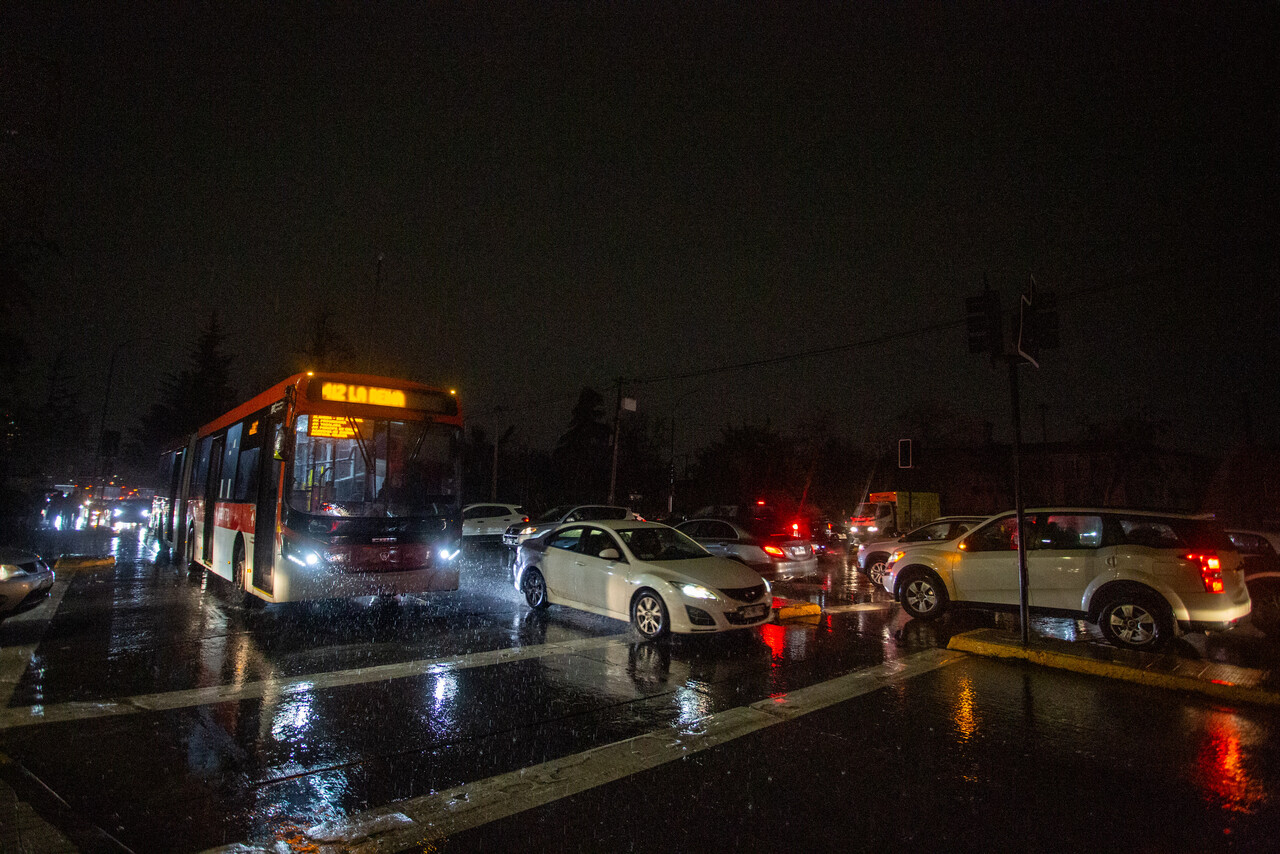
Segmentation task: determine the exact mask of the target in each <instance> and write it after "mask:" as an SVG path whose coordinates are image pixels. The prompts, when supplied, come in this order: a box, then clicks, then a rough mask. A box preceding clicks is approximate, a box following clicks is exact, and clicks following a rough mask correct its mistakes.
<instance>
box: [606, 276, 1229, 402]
mask: <svg viewBox="0 0 1280 854" xmlns="http://www.w3.org/2000/svg"><path fill="white" fill-rule="evenodd" d="M1223 260H1225V259H1224V258H1223V257H1222V256H1213V257H1208V258H1201V259H1199V260H1198V261H1193V262H1183V263H1179V264H1177V265H1169V266H1165V267H1159V268H1156V269H1154V270H1145V271H1142V272H1138V273H1135V272H1127V273H1125V274H1123V275H1120V276H1113V277H1111V278H1109V279H1105V280H1103V281H1102V282H1099V283H1097V284H1092V285H1085V286H1082V287H1079V288H1075V289H1074V290H1071V291H1065V292H1060V293H1059V295H1058V303H1059V304H1060V305H1061V304H1062V303H1065V302H1070V301H1072V300H1076V299H1079V298H1081V297H1087V296H1095V295H1097V294H1102V293H1107V292H1110V291H1117V290H1122V289H1124V288H1130V287H1144V286H1147V285H1152V284H1156V283H1160V282H1163V281H1166V279H1165V276H1166V275H1167V274H1168V273H1170V272H1173V271H1179V272H1182V273H1186V272H1188V271H1190V270H1198V269H1201V268H1203V267H1206V266H1209V265H1210V264H1216V263H1220V262H1222V261H1223ZM957 302H958V300H957ZM964 325H965V319H964V318H963V317H960V318H958V319H956V320H946V321H938V322H935V323H929V324H925V325H923V326H922V325H912V326H911V327H909V328H907V329H901V330H897V331H895V332H890V333H887V334H884V335H875V336H872V337H869V338H861V339H859V340H857V341H850V342H848V343H845V344H836V345H833V346H830V347H818V348H816V349H812V350H801V351H799V352H796V353H786V354H783V355H779V356H771V357H770V358H767V359H753V360H751V361H749V362H738V363H736V364H732V365H716V366H713V367H707V368H701V369H698V370H694V371H684V372H681V373H677V374H659V375H655V376H649V377H634V378H629V379H627V380H626V381H625V382H627V383H629V384H633V385H643V384H647V383H660V382H673V381H675V380H685V379H692V378H694V377H705V376H710V375H712V374H722V373H727V372H729V371H740V370H746V369H748V368H761V367H765V366H767V365H778V364H782V363H784V362H793V361H797V360H800V359H809V358H812V357H814V356H826V355H828V354H830V353H843V352H847V351H849V350H857V349H859V348H861V347H871V346H874V345H877V344H884V343H886V342H889V341H899V340H902V339H906V338H918V337H921V336H924V335H932V334H933V333H935V332H943V331H945V330H948V329H957V328H959V327H961V326H964Z"/></svg>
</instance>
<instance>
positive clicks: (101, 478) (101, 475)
mask: <svg viewBox="0 0 1280 854" xmlns="http://www.w3.org/2000/svg"><path fill="white" fill-rule="evenodd" d="M119 352H120V345H119V344H116V346H115V347H114V348H112V350H111V361H110V362H108V363H107V383H106V389H105V390H104V391H103V393H102V418H100V419H99V420H98V501H102V493H103V490H104V489H105V488H106V480H107V473H106V472H105V471H103V465H102V442H103V434H104V433H106V432H107V404H108V403H109V402H110V401H111V379H112V377H114V376H115V373H116V355H117V354H119Z"/></svg>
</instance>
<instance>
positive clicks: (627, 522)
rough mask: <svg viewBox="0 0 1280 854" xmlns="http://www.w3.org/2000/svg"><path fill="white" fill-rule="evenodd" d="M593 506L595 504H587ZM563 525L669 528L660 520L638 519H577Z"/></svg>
mask: <svg viewBox="0 0 1280 854" xmlns="http://www.w3.org/2000/svg"><path fill="white" fill-rule="evenodd" d="M587 506H595V505H587ZM561 524H562V526H563V527H565V528H569V527H572V526H574V525H595V526H596V527H598V528H609V529H611V530H614V531H617V530H619V529H625V530H628V531H630V530H632V529H633V528H670V527H671V526H670V525H664V524H662V523H661V522H641V521H640V520H639V519H579V520H578V521H577V522H563V523H561Z"/></svg>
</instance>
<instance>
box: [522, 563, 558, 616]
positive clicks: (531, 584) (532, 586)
mask: <svg viewBox="0 0 1280 854" xmlns="http://www.w3.org/2000/svg"><path fill="white" fill-rule="evenodd" d="M520 590H521V592H522V593H524V601H526V602H528V603H529V607H530V608H536V609H537V610H542V609H543V608H545V607H547V606H548V605H550V604H551V603H550V602H549V601H547V582H546V579H544V578H543V577H542V573H541V572H539V571H538V570H536V569H526V570H525V571H524V577H523V578H521V579H520Z"/></svg>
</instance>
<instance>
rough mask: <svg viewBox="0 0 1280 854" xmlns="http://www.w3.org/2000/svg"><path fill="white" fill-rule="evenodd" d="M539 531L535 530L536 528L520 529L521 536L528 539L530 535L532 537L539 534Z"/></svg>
mask: <svg viewBox="0 0 1280 854" xmlns="http://www.w3.org/2000/svg"><path fill="white" fill-rule="evenodd" d="M537 531H538V529H537V528H534V527H528V528H521V529H520V536H522V537H527V536H528V535H530V534H534V533H537Z"/></svg>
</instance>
